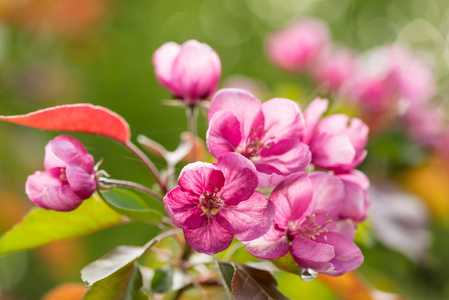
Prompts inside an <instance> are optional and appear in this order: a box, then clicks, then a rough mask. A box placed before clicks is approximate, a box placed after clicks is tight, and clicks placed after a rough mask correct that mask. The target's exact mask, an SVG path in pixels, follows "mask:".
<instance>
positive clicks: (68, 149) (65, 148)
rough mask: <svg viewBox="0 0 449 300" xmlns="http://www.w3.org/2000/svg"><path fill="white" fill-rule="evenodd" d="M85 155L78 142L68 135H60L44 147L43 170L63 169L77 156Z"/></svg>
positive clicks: (81, 145)
mask: <svg viewBox="0 0 449 300" xmlns="http://www.w3.org/2000/svg"><path fill="white" fill-rule="evenodd" d="M82 154H87V151H86V149H85V148H84V146H83V144H81V142H80V141H78V140H77V139H75V138H74V137H71V136H68V135H60V136H57V137H55V138H54V139H53V140H51V141H50V142H48V144H47V145H46V146H45V159H44V166H45V169H51V168H64V167H65V165H66V164H67V163H69V162H70V161H71V160H72V159H74V158H75V157H76V156H78V155H82Z"/></svg>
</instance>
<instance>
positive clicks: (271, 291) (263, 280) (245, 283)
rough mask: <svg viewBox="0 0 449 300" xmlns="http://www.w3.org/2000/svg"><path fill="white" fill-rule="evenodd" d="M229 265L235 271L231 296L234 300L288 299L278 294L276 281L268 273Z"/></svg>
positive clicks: (239, 265) (247, 267) (234, 264)
mask: <svg viewBox="0 0 449 300" xmlns="http://www.w3.org/2000/svg"><path fill="white" fill-rule="evenodd" d="M231 264H232V266H233V267H234V269H235V272H234V277H233V278H232V294H233V295H234V298H235V299H236V300H250V299H258V300H265V299H266V300H268V299H270V300H271V299H273V300H274V299H276V300H286V299H289V298H287V297H286V296H284V295H283V294H282V293H281V292H279V290H278V287H277V282H276V279H274V277H273V276H272V275H271V274H270V273H269V272H267V271H264V270H260V269H256V268H252V267H249V266H246V265H241V264H237V263H231Z"/></svg>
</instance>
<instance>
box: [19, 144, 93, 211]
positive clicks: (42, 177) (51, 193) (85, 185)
mask: <svg viewBox="0 0 449 300" xmlns="http://www.w3.org/2000/svg"><path fill="white" fill-rule="evenodd" d="M44 166H45V170H44V171H42V172H41V171H37V172H36V173H34V174H33V175H30V176H28V179H27V182H26V185H25V191H26V193H27V195H28V198H30V200H31V201H32V202H33V203H34V204H36V205H38V206H40V207H43V208H45V209H52V210H57V211H70V210H73V209H75V208H77V207H78V206H79V205H80V204H81V202H82V201H83V200H84V199H87V198H89V197H90V196H91V195H92V194H93V192H94V191H95V189H96V187H97V182H96V179H95V171H94V159H93V157H92V155H90V154H88V153H87V151H86V149H85V148H84V146H83V145H82V144H81V143H80V142H79V141H78V140H77V139H75V138H73V137H70V136H65V135H61V136H58V137H56V138H54V139H53V140H51V141H50V142H49V143H48V144H47V145H46V146H45V160H44Z"/></svg>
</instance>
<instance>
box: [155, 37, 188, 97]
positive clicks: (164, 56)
mask: <svg viewBox="0 0 449 300" xmlns="http://www.w3.org/2000/svg"><path fill="white" fill-rule="evenodd" d="M180 50H181V46H180V45H178V44H177V43H174V42H168V43H165V44H164V45H162V46H161V47H160V48H159V49H157V50H156V51H155V52H154V54H153V65H154V71H155V73H156V78H157V80H158V81H159V83H160V84H162V85H163V86H164V87H165V88H167V89H168V90H170V91H171V92H172V93H174V94H176V95H177V94H179V90H178V88H177V87H176V86H175V85H174V84H173V80H172V78H173V74H172V67H173V62H174V60H175V58H176V57H177V56H178V54H179V51H180Z"/></svg>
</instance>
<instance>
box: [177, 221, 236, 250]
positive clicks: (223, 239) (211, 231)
mask: <svg viewBox="0 0 449 300" xmlns="http://www.w3.org/2000/svg"><path fill="white" fill-rule="evenodd" d="M184 235H185V238H186V241H187V243H188V244H189V245H190V246H191V247H192V248H193V249H194V250H195V251H197V252H201V253H205V254H209V255H212V254H215V253H218V252H221V251H223V250H225V249H226V248H228V247H229V245H231V242H232V237H233V236H232V233H230V232H229V231H228V230H226V229H225V228H223V227H221V226H220V225H219V224H218V223H217V222H216V220H214V218H208V219H207V221H206V222H204V223H203V224H202V225H201V226H200V227H198V228H195V229H184Z"/></svg>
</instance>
